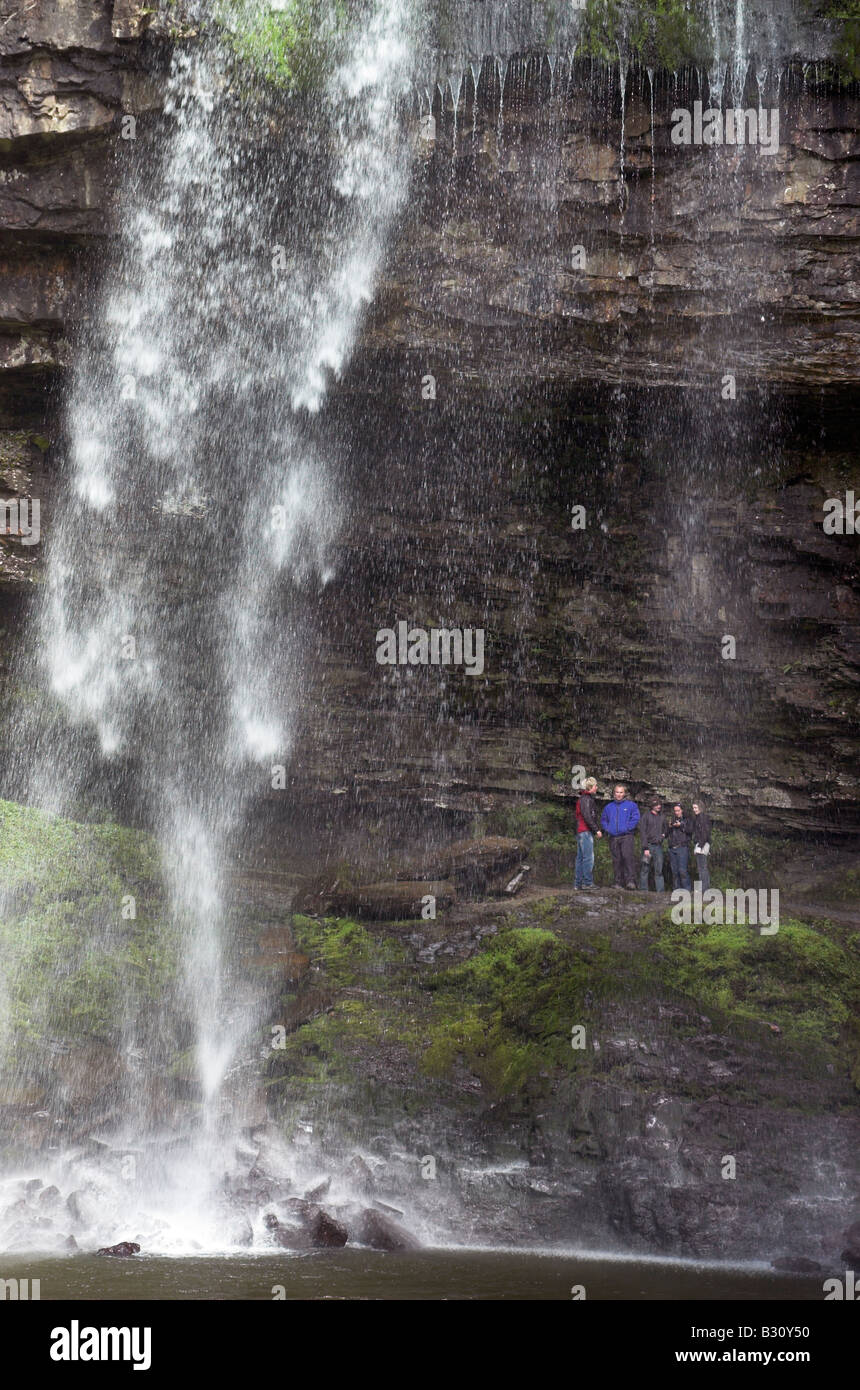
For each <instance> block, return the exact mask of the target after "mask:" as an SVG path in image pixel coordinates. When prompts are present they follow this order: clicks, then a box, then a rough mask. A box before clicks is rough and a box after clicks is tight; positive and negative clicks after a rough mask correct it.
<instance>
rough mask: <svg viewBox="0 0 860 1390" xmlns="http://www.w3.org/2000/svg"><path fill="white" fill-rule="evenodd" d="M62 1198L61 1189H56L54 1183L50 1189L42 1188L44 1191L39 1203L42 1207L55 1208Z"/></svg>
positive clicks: (40, 1194) (41, 1193)
mask: <svg viewBox="0 0 860 1390" xmlns="http://www.w3.org/2000/svg"><path fill="white" fill-rule="evenodd" d="M60 1198H61V1194H60V1189H59V1188H58V1187H55V1186H54V1185H53V1183H52V1184H51V1186H50V1187H43V1188H42V1191H41V1192H40V1193H39V1197H38V1201H39V1205H40V1206H45V1207H53V1206H56V1205H57V1203H58V1202H59V1201H60ZM70 1210H71V1208H70Z"/></svg>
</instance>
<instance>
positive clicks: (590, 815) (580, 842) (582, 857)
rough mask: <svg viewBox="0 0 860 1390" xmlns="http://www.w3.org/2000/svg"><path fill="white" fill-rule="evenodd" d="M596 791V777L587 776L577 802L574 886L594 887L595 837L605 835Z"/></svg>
mask: <svg viewBox="0 0 860 1390" xmlns="http://www.w3.org/2000/svg"><path fill="white" fill-rule="evenodd" d="M596 791H597V780H596V778H594V777H586V779H585V782H584V783H583V788H582V796H580V797H578V798H577V802H576V869H575V872H574V879H573V886H574V888H593V887H594V837H595V835H596V836H597V838H598V840H599V839H600V838H601V837H602V835H603V831H602V830H601V829H600V826H599V824H598V821H597V802H596V801H595V799H594V793H595V792H596Z"/></svg>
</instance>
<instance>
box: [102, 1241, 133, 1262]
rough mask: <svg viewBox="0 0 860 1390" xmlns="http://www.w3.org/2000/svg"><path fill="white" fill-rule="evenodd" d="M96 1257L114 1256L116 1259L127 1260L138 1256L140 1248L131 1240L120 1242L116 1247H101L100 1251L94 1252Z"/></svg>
mask: <svg viewBox="0 0 860 1390" xmlns="http://www.w3.org/2000/svg"><path fill="white" fill-rule="evenodd" d="M96 1254H97V1255H114V1256H116V1258H117V1259H127V1258H128V1257H129V1256H130V1255H139V1254H140V1246H139V1245H138V1244H137V1242H136V1241H133V1240H121V1241H119V1242H118V1243H117V1244H116V1245H103V1246H102V1248H101V1250H97V1251H96Z"/></svg>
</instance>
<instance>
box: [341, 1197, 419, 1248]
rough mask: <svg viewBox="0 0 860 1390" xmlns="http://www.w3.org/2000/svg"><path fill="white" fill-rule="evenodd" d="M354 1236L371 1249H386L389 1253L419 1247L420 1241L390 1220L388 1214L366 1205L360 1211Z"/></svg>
mask: <svg viewBox="0 0 860 1390" xmlns="http://www.w3.org/2000/svg"><path fill="white" fill-rule="evenodd" d="M356 1236H357V1238H358V1240H360V1241H361V1244H362V1245H369V1246H370V1248H371V1249H372V1250H387V1251H388V1252H389V1253H391V1254H399V1253H402V1252H404V1251H406V1250H420V1249H421V1242H420V1241H418V1240H416V1239H415V1237H414V1236H412V1235H410V1234H409V1232H408V1231H406V1230H404V1229H403V1227H402V1226H400V1225H398V1223H397V1222H396V1221H392V1220H391V1217H390V1216H385V1215H384V1214H383V1213H382V1212H381V1211H375V1210H374V1209H373V1208H372V1207H367V1208H366V1209H365V1210H364V1211H363V1212H362V1213H361V1216H360V1217H359V1219H358V1223H357V1226H356Z"/></svg>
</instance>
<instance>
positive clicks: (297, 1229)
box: [263, 1212, 311, 1250]
mask: <svg viewBox="0 0 860 1390" xmlns="http://www.w3.org/2000/svg"><path fill="white" fill-rule="evenodd" d="M263 1224H264V1226H265V1227H266V1230H267V1231H269V1233H270V1234H271V1237H272V1239H273V1240H274V1242H275V1244H276V1245H279V1246H280V1247H281V1249H282V1250H310V1249H311V1236H310V1232H309V1231H308V1229H307V1226H290V1225H286V1224H285V1223H284V1222H283V1221H280V1220H279V1219H278V1217H277V1216H276V1215H275V1214H274V1212H268V1213H267V1214H266V1216H264V1217H263Z"/></svg>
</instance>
